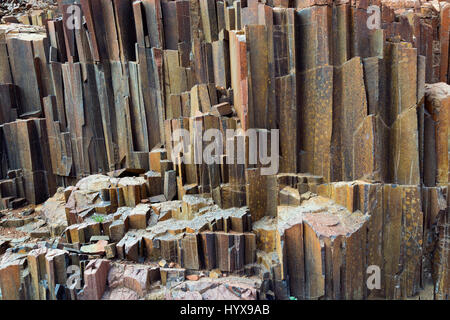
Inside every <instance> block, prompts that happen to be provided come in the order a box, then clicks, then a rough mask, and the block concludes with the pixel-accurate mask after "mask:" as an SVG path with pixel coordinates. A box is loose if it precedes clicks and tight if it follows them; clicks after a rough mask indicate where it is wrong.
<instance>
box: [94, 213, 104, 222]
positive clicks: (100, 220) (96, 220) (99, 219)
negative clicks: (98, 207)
mask: <svg viewBox="0 0 450 320" xmlns="http://www.w3.org/2000/svg"><path fill="white" fill-rule="evenodd" d="M92 219H93V220H94V221H95V222H100V223H102V222H103V221H104V220H105V217H104V216H102V215H99V214H96V215H93V216H92Z"/></svg>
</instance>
